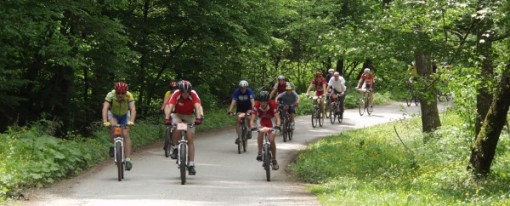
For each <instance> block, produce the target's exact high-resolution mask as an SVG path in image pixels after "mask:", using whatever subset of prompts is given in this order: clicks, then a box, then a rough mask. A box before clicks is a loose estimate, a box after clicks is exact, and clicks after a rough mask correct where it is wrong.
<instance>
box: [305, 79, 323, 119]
mask: <svg viewBox="0 0 510 206" xmlns="http://www.w3.org/2000/svg"><path fill="white" fill-rule="evenodd" d="M327 84H328V83H327V82H326V79H325V78H324V77H323V76H322V72H321V71H317V73H315V77H314V78H313V79H312V81H311V83H310V86H308V90H306V96H308V95H310V89H312V87H315V94H314V96H316V97H322V96H323V95H324V91H326V85H327ZM319 103H320V109H321V111H322V112H323V113H324V112H325V110H324V100H322V99H321V101H320V102H319ZM325 116H326V114H324V117H325Z"/></svg>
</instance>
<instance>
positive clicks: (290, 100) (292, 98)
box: [276, 91, 298, 105]
mask: <svg viewBox="0 0 510 206" xmlns="http://www.w3.org/2000/svg"><path fill="white" fill-rule="evenodd" d="M276 100H277V101H282V102H283V104H286V105H293V104H294V103H296V102H297V100H298V94H297V93H296V92H295V91H292V92H291V93H287V92H284V93H281V94H279V95H278V96H277V97H276Z"/></svg>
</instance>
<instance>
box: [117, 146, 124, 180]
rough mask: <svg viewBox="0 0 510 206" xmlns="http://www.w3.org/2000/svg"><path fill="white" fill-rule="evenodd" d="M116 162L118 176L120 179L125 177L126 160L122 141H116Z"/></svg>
mask: <svg viewBox="0 0 510 206" xmlns="http://www.w3.org/2000/svg"><path fill="white" fill-rule="evenodd" d="M115 151H116V154H115V163H116V164H117V177H118V180H119V181H122V179H124V162H123V161H122V152H123V151H122V143H120V142H117V143H115Z"/></svg>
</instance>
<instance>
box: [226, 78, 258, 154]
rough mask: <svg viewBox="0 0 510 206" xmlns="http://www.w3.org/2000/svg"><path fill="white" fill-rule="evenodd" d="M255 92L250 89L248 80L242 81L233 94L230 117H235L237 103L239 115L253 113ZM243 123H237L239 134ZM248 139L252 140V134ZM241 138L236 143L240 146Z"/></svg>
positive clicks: (229, 108)
mask: <svg viewBox="0 0 510 206" xmlns="http://www.w3.org/2000/svg"><path fill="white" fill-rule="evenodd" d="M254 96H255V95H254V94H253V91H252V90H251V89H250V88H248V82H247V81H246V80H241V81H240V82H239V88H237V89H235V90H234V93H232V102H231V103H230V107H228V112H227V114H228V115H233V113H232V109H233V108H234V105H235V104H236V103H237V113H251V112H252V108H253V105H255V101H254ZM240 124H241V122H240V121H237V126H236V131H237V132H239V128H240V126H241V125H240ZM248 139H251V132H248ZM239 141H240V140H239V137H238V138H236V141H235V143H236V144H239Z"/></svg>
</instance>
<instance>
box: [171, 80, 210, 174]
mask: <svg viewBox="0 0 510 206" xmlns="http://www.w3.org/2000/svg"><path fill="white" fill-rule="evenodd" d="M177 85H178V88H179V89H178V90H176V91H175V92H174V93H173V94H172V96H171V97H170V99H169V100H168V102H167V105H166V106H165V125H170V124H177V123H183V122H185V123H192V122H194V123H195V125H200V124H202V121H203V120H204V114H203V110H202V104H201V101H200V98H199V97H198V94H197V93H196V92H195V90H192V87H191V83H190V82H188V81H185V80H182V81H180V82H179V83H178V84H177ZM174 109H175V110H174ZM171 111H174V113H171ZM193 113H194V114H195V115H193ZM170 117H171V119H170ZM194 136H195V128H190V129H189V130H188V132H187V138H188V146H189V163H188V171H189V174H190V175H195V174H196V170H195V163H194V160H195V144H194V142H193V139H194ZM172 138H173V142H177V140H178V138H179V132H178V131H177V130H174V131H173V134H172ZM171 158H172V159H177V148H174V150H173V152H172V155H171Z"/></svg>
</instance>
